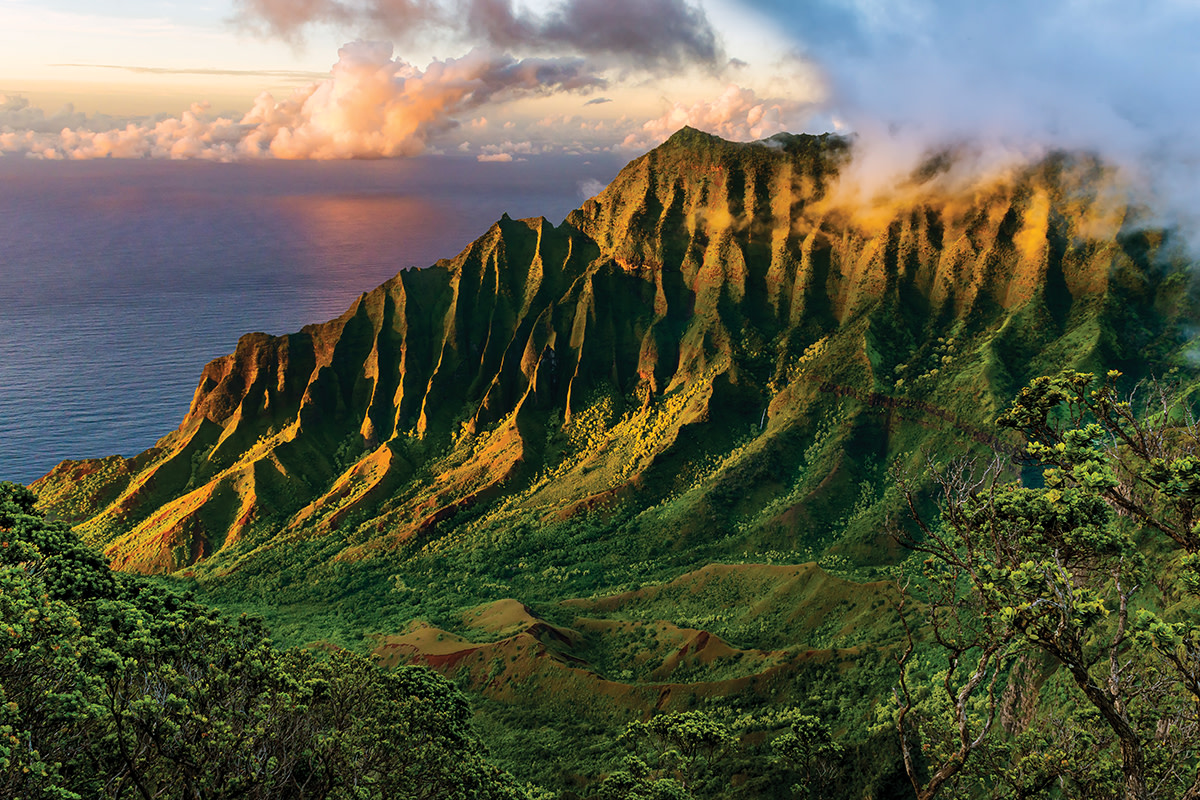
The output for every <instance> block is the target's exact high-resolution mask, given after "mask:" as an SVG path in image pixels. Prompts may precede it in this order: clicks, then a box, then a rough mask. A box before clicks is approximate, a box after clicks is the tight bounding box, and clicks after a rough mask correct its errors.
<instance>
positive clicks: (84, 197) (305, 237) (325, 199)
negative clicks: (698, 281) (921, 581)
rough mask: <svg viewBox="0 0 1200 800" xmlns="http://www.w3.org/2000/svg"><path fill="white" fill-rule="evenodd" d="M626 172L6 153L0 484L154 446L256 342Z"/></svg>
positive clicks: (539, 165)
mask: <svg viewBox="0 0 1200 800" xmlns="http://www.w3.org/2000/svg"><path fill="white" fill-rule="evenodd" d="M620 163H621V162H620V161H619V160H618V159H616V158H613V157H590V158H589V159H587V160H585V159H583V158H579V157H541V158H534V159H532V160H530V161H528V162H519V161H516V162H511V163H479V162H477V161H475V160H473V159H466V158H458V157H453V156H436V157H434V156H430V157H423V158H417V159H411V160H387V161H351V162H283V161H264V162H253V163H238V164H214V163H206V162H167V161H82V162H65V163H63V162H42V161H27V160H21V159H14V158H0V480H13V481H18V482H21V483H28V482H30V481H33V480H35V479H36V478H38V477H39V476H41V475H43V474H45V473H46V472H48V471H49V470H50V469H51V468H52V467H53V466H54V465H55V464H57V463H58V462H60V461H62V460H64V459H68V458H88V457H97V456H106V455H112V454H114V453H115V454H121V455H125V456H130V455H133V454H135V453H138V452H141V451H142V450H145V449H146V448H147V447H150V446H152V445H153V444H154V442H155V441H157V440H158V439H159V438H160V437H161V436H163V435H165V434H166V433H168V432H170V431H171V430H173V429H174V428H175V427H176V426H177V425H178V424H179V422H180V420H181V419H182V418H183V416H184V414H185V413H186V412H187V409H188V405H189V403H190V401H191V398H192V393H193V392H194V391H195V388H196V385H197V383H198V381H199V379H200V371H201V369H202V368H203V366H204V365H205V364H206V363H207V362H208V361H210V360H212V359H213V358H216V357H218V356H221V355H224V354H226V353H229V352H232V350H233V348H234V346H235V345H236V343H237V340H238V337H239V336H241V335H242V334H243V333H247V332H250V331H265V332H267V333H273V334H282V333H288V332H291V331H296V330H299V329H300V328H301V327H302V326H303V325H306V324H308V323H311V322H321V321H324V320H327V319H332V318H333V317H336V316H338V315H339V314H341V313H342V312H343V311H344V310H345V309H346V308H348V307H349V305H350V304H351V303H352V302H353V301H354V299H355V298H356V297H357V296H358V295H359V294H361V293H362V292H364V291H367V290H369V289H372V288H374V287H375V286H377V285H379V284H380V283H382V282H383V281H385V280H387V279H388V278H390V277H391V276H393V275H394V274H395V273H396V272H397V271H399V270H401V269H405V268H409V267H413V266H418V267H422V266H428V265H430V264H432V263H434V262H435V261H436V260H437V259H439V258H449V257H452V256H454V255H455V254H457V253H458V252H459V251H460V250H462V248H463V247H465V246H466V245H467V244H468V243H470V242H471V241H472V240H474V239H475V238H477V237H478V236H480V235H482V234H483V233H484V232H485V231H486V230H487V228H488V226H490V225H491V223H492V222H494V221H495V220H497V219H499V218H500V216H501V214H503V213H505V212H507V213H508V214H509V215H510V216H512V217H515V218H519V217H532V216H544V217H546V218H547V219H549V220H550V221H551V222H554V223H555V224H557V223H559V222H560V221H561V220H562V219H563V218H564V217H565V216H566V215H567V213H568V212H569V211H570V210H571V209H573V208H576V207H577V206H578V205H579V204H580V203H581V202H582V200H583V199H584V197H585V196H587V195H588V194H590V193H594V192H595V191H596V190H597V189H598V187H599V186H600V185H603V184H604V183H606V182H608V181H609V180H611V179H612V177H613V176H614V175H615V174H616V172H617V170H618V169H619V167H620Z"/></svg>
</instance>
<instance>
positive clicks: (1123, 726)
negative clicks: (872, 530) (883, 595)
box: [898, 372, 1200, 800]
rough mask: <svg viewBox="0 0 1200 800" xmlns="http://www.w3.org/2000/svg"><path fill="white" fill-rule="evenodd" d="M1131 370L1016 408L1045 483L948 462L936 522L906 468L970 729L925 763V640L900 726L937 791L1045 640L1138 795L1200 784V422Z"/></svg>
mask: <svg viewBox="0 0 1200 800" xmlns="http://www.w3.org/2000/svg"><path fill="white" fill-rule="evenodd" d="M1120 377H1121V376H1120V374H1119V373H1116V372H1110V373H1109V374H1108V375H1107V376H1106V378H1105V379H1103V380H1097V379H1095V378H1094V377H1093V376H1090V375H1084V374H1068V375H1064V376H1060V377H1057V378H1039V379H1037V380H1035V381H1034V382H1033V383H1031V384H1030V386H1029V387H1027V388H1026V389H1025V390H1023V391H1022V392H1021V394H1020V396H1019V397H1018V398H1017V400H1016V402H1015V403H1014V404H1013V407H1012V408H1011V409H1010V410H1009V411H1008V412H1006V413H1005V414H1004V415H1003V416H1002V417H1001V418H1000V420H999V424H1000V425H1001V426H1003V427H1008V428H1012V429H1014V430H1016V431H1017V432H1018V433H1020V434H1022V435H1023V436H1024V437H1025V438H1026V439H1027V441H1028V445H1027V448H1026V453H1027V454H1028V456H1029V457H1030V459H1032V460H1033V461H1034V462H1035V463H1036V464H1038V465H1040V466H1041V468H1042V476H1041V477H1042V481H1041V485H1040V486H1027V485H1024V484H1022V482H1021V481H1019V480H1016V479H1013V477H1012V475H1013V473H1012V470H1011V468H1010V467H1009V466H1008V465H1006V464H1004V463H1002V462H1001V461H999V460H997V461H993V462H992V463H990V464H988V465H986V466H984V467H982V468H979V467H977V466H976V465H973V464H970V463H967V462H955V463H952V464H950V465H949V466H947V467H942V468H937V469H935V470H934V475H933V478H934V481H935V485H936V486H937V487H938V496H939V500H940V517H939V520H938V523H937V524H934V523H933V522H931V521H929V520H927V519H926V518H925V516H924V515H923V514H922V513H921V511H920V500H919V496H918V491H917V486H916V484H915V483H914V482H913V481H911V480H908V479H906V478H904V477H901V478H900V479H899V480H900V486H901V489H902V490H903V492H904V494H905V496H906V497H907V499H908V504H909V509H910V512H911V515H912V518H913V519H914V520H915V522H916V525H917V530H916V531H915V532H912V531H910V532H908V533H901V534H900V538H901V540H902V542H903V543H904V544H906V545H907V546H909V547H911V548H912V549H913V550H915V551H918V552H922V553H924V554H925V555H926V559H925V561H924V564H923V572H924V578H925V580H924V581H923V586H922V588H923V590H924V594H925V600H926V606H925V607H926V610H927V616H926V621H927V624H928V629H929V631H930V632H931V635H932V638H933V640H934V641H935V642H936V643H937V644H938V645H939V648H940V651H941V652H942V653H943V654H944V655H945V657H946V660H947V661H948V663H949V671H948V672H947V673H946V675H945V677H943V678H942V681H941V682H942V693H943V694H944V696H945V697H946V698H947V700H948V703H949V706H950V707H951V714H952V716H953V718H954V721H955V724H956V726H957V728H958V732H959V735H958V737H957V739H958V742H959V746H958V747H957V748H954V749H952V750H951V751H949V752H940V753H937V752H935V753H934V754H933V758H932V759H931V760H930V763H929V766H928V769H927V771H925V772H923V771H922V769H921V765H920V764H919V763H918V759H917V758H916V757H915V754H914V747H913V745H914V741H913V739H914V728H913V726H912V725H911V724H910V723H911V720H910V719H909V715H910V714H913V713H916V712H917V711H918V706H917V703H916V702H915V701H914V694H913V692H911V691H910V689H909V686H908V681H909V680H911V677H912V675H913V673H912V670H911V669H910V668H911V666H912V664H913V660H912V655H913V652H914V650H913V647H912V645H911V641H912V637H911V636H910V647H909V648H908V650H907V652H906V653H905V657H904V659H903V660H904V662H905V666H906V667H908V668H909V669H906V670H905V682H904V683H903V684H902V687H901V689H900V690H899V692H898V695H899V697H900V713H899V714H898V727H899V732H900V736H901V740H902V749H903V751H904V755H905V763H906V767H907V769H908V772H909V775H910V777H911V779H912V781H913V785H914V788H915V789H916V790H917V792H918V795H919V796H920V797H922V798H929V797H933V796H934V795H935V794H937V792H938V791H939V790H940V789H941V788H942V787H943V786H944V785H945V783H946V781H947V780H948V779H949V778H951V777H954V776H955V775H958V774H959V773H960V772H961V771H962V769H963V768H964V765H965V764H966V762H967V759H968V758H969V756H970V755H971V753H972V752H973V751H976V750H978V749H979V748H981V747H982V746H983V745H984V743H985V742H986V741H987V739H988V737H989V735H990V734H991V733H992V729H993V722H994V720H995V715H996V708H997V688H998V687H999V686H1001V685H1002V681H1004V680H1006V679H1007V678H1008V676H1009V674H1010V670H1011V667H1012V665H1013V663H1014V661H1015V659H1016V658H1018V657H1019V656H1021V655H1023V654H1028V653H1037V654H1041V655H1042V656H1044V657H1049V658H1050V659H1051V660H1052V662H1053V663H1054V664H1056V665H1057V666H1058V667H1059V668H1060V669H1061V670H1063V671H1064V672H1065V674H1066V675H1068V676H1069V677H1070V680H1071V682H1072V683H1073V685H1074V689H1075V692H1076V696H1077V697H1078V698H1079V701H1080V702H1081V703H1083V704H1085V705H1086V706H1087V707H1090V709H1091V710H1092V711H1093V712H1094V713H1095V715H1096V717H1097V724H1099V725H1101V726H1103V727H1104V728H1106V729H1107V732H1108V734H1109V735H1110V739H1111V741H1113V742H1115V746H1116V747H1117V748H1118V749H1119V751H1120V762H1121V769H1120V775H1121V780H1122V788H1121V794H1122V796H1123V797H1125V798H1127V799H1128V800H1145V798H1151V797H1170V798H1185V800H1194V799H1195V798H1197V797H1200V771H1198V764H1197V756H1196V741H1197V739H1196V734H1197V730H1198V728H1197V725H1198V722H1200V721H1198V720H1197V715H1196V708H1197V704H1198V703H1200V626H1198V625H1197V624H1196V622H1195V619H1196V617H1195V615H1194V613H1192V612H1194V610H1195V607H1196V599H1197V593H1196V592H1197V589H1198V588H1200V572H1198V567H1200V558H1198V557H1197V550H1198V549H1200V525H1198V522H1200V520H1198V511H1200V426H1197V424H1196V421H1195V419H1194V418H1193V416H1192V415H1191V413H1190V409H1189V407H1188V405H1187V403H1186V402H1185V397H1184V395H1183V394H1181V393H1180V392H1178V391H1173V390H1171V389H1169V388H1167V387H1164V386H1162V385H1159V384H1149V385H1148V386H1143V387H1140V394H1135V395H1134V396H1133V397H1131V398H1122V397H1121V396H1120V394H1119V393H1118V389H1117V385H1118V382H1119V380H1120ZM1150 589H1155V590H1157V591H1155V592H1153V593H1152V592H1151V591H1150ZM963 665H969V667H967V668H966V670H965V672H964V673H962V675H961V676H960V673H959V670H960V669H962V668H963ZM964 676H965V677H964ZM1046 713H1049V714H1051V715H1052V714H1053V713H1054V711H1053V710H1050V711H1047V712H1046ZM1098 741H1099V740H1098ZM1064 766H1065V767H1069V764H1068V765H1064ZM1068 772H1069V770H1066V769H1064V770H1062V771H1061V773H1060V775H1058V776H1056V777H1062V778H1064V779H1065V778H1066V777H1069V776H1068V775H1067V773H1068Z"/></svg>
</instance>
